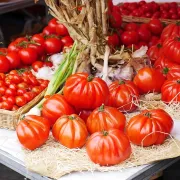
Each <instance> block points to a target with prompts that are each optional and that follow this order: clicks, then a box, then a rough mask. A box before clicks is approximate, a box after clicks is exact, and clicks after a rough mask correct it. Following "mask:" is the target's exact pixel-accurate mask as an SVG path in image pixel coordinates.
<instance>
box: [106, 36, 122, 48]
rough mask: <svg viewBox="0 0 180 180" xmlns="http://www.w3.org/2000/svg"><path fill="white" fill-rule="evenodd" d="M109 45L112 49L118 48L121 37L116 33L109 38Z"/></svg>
mask: <svg viewBox="0 0 180 180" xmlns="http://www.w3.org/2000/svg"><path fill="white" fill-rule="evenodd" d="M107 43H108V45H109V46H110V47H112V48H115V47H117V46H119V43H120V42H119V37H118V35H117V34H116V33H114V34H112V35H110V36H108V40H107Z"/></svg>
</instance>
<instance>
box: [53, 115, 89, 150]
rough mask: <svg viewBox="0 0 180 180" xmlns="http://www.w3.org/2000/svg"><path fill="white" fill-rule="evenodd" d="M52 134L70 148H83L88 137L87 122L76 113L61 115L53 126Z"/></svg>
mask: <svg viewBox="0 0 180 180" xmlns="http://www.w3.org/2000/svg"><path fill="white" fill-rule="evenodd" d="M52 134H53V136H54V138H55V139H56V140H57V141H59V142H60V143H61V144H62V145H64V146H66V147H68V148H81V147H82V146H84V144H85V142H86V139H87V137H88V131H87V128H86V124H85V122H84V121H83V120H82V119H81V118H80V117H79V116H78V115H76V114H72V115H69V116H67V115H66V116H62V117H60V118H59V119H58V120H57V121H56V123H55V124H54V126H53V128H52Z"/></svg>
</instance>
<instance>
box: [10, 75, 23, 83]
mask: <svg viewBox="0 0 180 180" xmlns="http://www.w3.org/2000/svg"><path fill="white" fill-rule="evenodd" d="M12 82H13V83H14V84H19V83H21V82H22V78H21V76H19V75H17V74H14V75H13V77H12Z"/></svg>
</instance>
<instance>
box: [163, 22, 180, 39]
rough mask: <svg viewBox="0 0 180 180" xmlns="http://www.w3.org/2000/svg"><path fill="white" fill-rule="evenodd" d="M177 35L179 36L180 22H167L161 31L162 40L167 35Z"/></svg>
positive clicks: (166, 37) (167, 36)
mask: <svg viewBox="0 0 180 180" xmlns="http://www.w3.org/2000/svg"><path fill="white" fill-rule="evenodd" d="M177 36H178V37H179V36H180V24H179V23H177V24H173V23H171V24H169V25H168V26H166V27H165V28H164V29H163V32H162V34H161V40H162V42H164V41H165V40H166V39H168V38H169V37H177Z"/></svg>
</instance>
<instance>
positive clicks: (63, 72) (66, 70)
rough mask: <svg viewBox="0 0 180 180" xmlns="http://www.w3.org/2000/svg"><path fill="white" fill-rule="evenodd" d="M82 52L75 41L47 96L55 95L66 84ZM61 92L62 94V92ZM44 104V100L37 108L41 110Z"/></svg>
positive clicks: (53, 79)
mask: <svg viewBox="0 0 180 180" xmlns="http://www.w3.org/2000/svg"><path fill="white" fill-rule="evenodd" d="M80 52H81V50H77V42H76V41H75V42H74V45H73V47H72V48H71V50H70V51H69V52H68V54H66V55H65V57H64V59H63V61H62V63H61V64H60V65H59V67H58V69H57V70H56V72H55V74H54V75H53V78H52V79H51V81H50V82H49V85H48V87H47V91H46V93H45V96H47V95H53V94H55V93H56V92H57V90H58V89H59V88H60V87H61V86H62V85H63V84H64V83H65V81H66V79H67V78H68V77H69V76H70V75H71V74H72V73H73V72H74V66H75V64H76V61H77V58H78V55H79V53H80ZM60 92H62V90H61V91H60ZM60 92H59V93H60ZM43 102H44V99H43V100H42V101H40V102H39V103H38V104H37V105H36V107H38V108H40V107H41V106H42V104H43Z"/></svg>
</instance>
